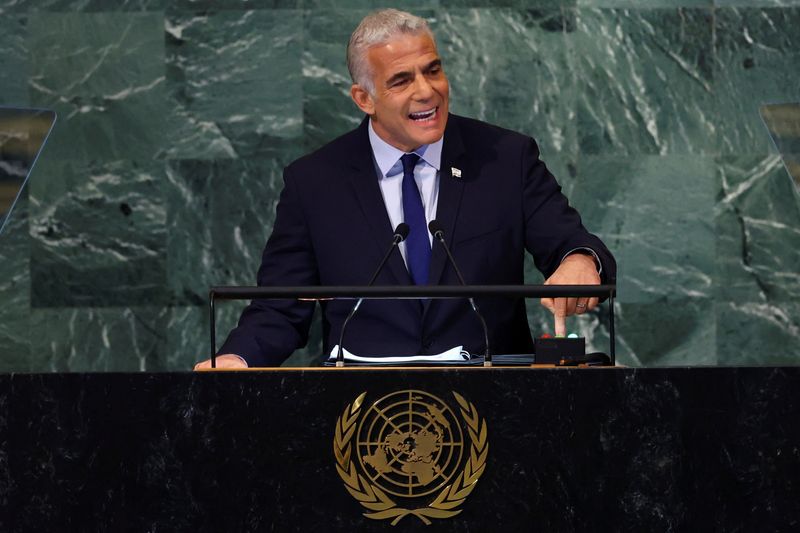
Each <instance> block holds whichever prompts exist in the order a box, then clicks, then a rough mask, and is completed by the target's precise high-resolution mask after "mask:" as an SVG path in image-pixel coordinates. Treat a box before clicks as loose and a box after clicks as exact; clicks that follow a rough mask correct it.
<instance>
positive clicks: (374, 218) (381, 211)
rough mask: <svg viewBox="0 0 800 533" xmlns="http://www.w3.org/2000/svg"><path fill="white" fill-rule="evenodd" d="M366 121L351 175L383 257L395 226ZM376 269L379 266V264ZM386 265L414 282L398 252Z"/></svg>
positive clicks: (399, 279)
mask: <svg viewBox="0 0 800 533" xmlns="http://www.w3.org/2000/svg"><path fill="white" fill-rule="evenodd" d="M367 121H368V119H364V121H363V122H362V123H361V126H359V128H358V135H357V143H358V146H356V148H355V149H354V150H352V153H353V154H359V156H358V157H355V158H353V159H352V160H351V161H350V172H349V176H350V182H351V184H352V185H353V189H354V190H355V194H356V197H357V198H358V203H359V206H360V207H361V211H362V212H363V213H364V217H365V218H366V223H367V227H368V228H369V233H370V234H371V235H372V240H373V241H374V243H375V246H377V248H378V253H379V254H380V257H381V258H383V254H384V253H386V249H387V247H388V246H389V244H391V241H392V231H394V228H392V227H391V222H390V220H389V215H388V214H387V213H386V205H385V203H384V201H383V195H382V194H381V189H380V185H379V184H378V177H377V175H376V174H375V163H374V161H373V159H372V147H371V146H370V144H369V135H368V134H367V123H368V122H367ZM440 194H441V193H440ZM375 268H377V264H376V265H375ZM386 268H388V269H389V271H390V272H391V273H392V275H393V276H394V278H395V280H396V281H397V282H398V283H399V284H401V285H409V284H412V283H413V281H412V280H411V275H410V274H409V273H408V269H407V268H406V265H405V264H404V263H403V257H402V255H400V252H399V251H396V252H394V253H392V255H391V256H390V257H389V261H388V262H387V264H386ZM366 281H367V280H365V282H366Z"/></svg>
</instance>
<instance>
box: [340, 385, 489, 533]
mask: <svg viewBox="0 0 800 533" xmlns="http://www.w3.org/2000/svg"><path fill="white" fill-rule="evenodd" d="M366 395H367V393H366V392H364V393H362V394H360V395H359V396H358V397H357V398H356V399H355V400H354V401H353V402H352V403H351V404H348V405H347V406H346V408H345V410H344V413H342V416H340V417H339V419H338V420H337V422H336V432H335V435H334V439H333V450H334V456H335V458H336V470H337V472H338V474H339V476H340V477H341V478H342V481H344V484H345V488H346V489H347V490H348V492H350V494H351V495H352V496H353V497H354V498H355V499H356V500H357V501H358V502H359V503H360V504H361V505H362V506H363V507H365V508H366V509H367V510H368V512H365V513H364V516H366V517H367V518H372V519H375V520H380V519H391V520H392V525H395V524H397V523H398V522H399V521H400V520H401V519H402V518H403V517H405V516H409V515H411V516H416V517H417V518H419V519H420V520H422V522H424V523H425V524H430V523H431V519H433V518H450V517H452V516H455V515H457V514H459V513H460V512H461V509H460V506H461V504H462V503H464V501H465V499H466V498H467V496H469V494H470V493H471V492H472V490H473V489H474V488H475V484H476V483H477V481H478V478H480V476H481V474H483V471H484V469H485V468H486V459H487V456H488V452H489V444H488V439H487V431H488V429H487V425H486V421H485V420H483V419H481V418H480V416H479V415H478V412H477V410H476V409H475V406H474V405H473V404H472V403H470V402H469V401H467V400H466V399H465V398H464V397H462V396H461V395H460V394H458V393H456V392H453V393H452V395H453V399H455V401H456V403H455V409H454V408H452V407H451V406H450V404H448V403H447V402H446V401H444V400H443V399H441V398H438V397H436V396H434V395H432V394H430V393H427V392H425V391H421V390H401V391H397V392H393V393H391V394H387V395H385V396H382V397H380V398H378V399H377V400H375V401H373V402H372V403H370V404H365V403H364V400H365V398H366ZM420 502H422V503H423V505H419V503H420Z"/></svg>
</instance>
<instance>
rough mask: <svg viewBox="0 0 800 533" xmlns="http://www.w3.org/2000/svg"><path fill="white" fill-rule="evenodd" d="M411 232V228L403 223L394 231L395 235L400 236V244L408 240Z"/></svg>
mask: <svg viewBox="0 0 800 533" xmlns="http://www.w3.org/2000/svg"><path fill="white" fill-rule="evenodd" d="M409 231H411V228H409V227H408V224H406V223H405V222H401V223H399V224H398V225H397V227H396V228H395V229H394V234H395V235H399V236H400V242H403V241H404V240H406V237H408V232H409Z"/></svg>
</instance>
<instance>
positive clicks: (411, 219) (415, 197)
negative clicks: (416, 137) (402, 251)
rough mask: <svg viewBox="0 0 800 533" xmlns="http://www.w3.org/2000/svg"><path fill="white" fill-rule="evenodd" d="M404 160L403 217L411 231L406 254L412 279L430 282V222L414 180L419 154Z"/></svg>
mask: <svg viewBox="0 0 800 533" xmlns="http://www.w3.org/2000/svg"><path fill="white" fill-rule="evenodd" d="M400 161H402V162H403V219H404V222H405V223H406V224H408V226H409V228H410V231H409V232H408V238H407V239H406V256H407V259H408V271H409V272H410V273H411V279H413V280H414V283H415V284H417V285H426V284H427V283H428V271H429V270H430V267H431V243H430V241H429V240H428V224H427V221H426V219H425V209H424V208H423V207H422V197H421V196H420V194H419V189H418V188H417V182H416V181H414V167H415V166H417V161H419V156H418V155H417V154H405V155H404V156H403V157H401V158H400Z"/></svg>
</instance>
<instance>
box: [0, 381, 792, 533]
mask: <svg viewBox="0 0 800 533" xmlns="http://www.w3.org/2000/svg"><path fill="white" fill-rule="evenodd" d="M403 391H405V394H408V391H417V392H415V393H412V396H409V397H413V398H416V400H415V401H416V402H417V403H416V404H414V405H422V407H421V408H420V409H421V411H420V413H422V414H421V415H420V416H422V417H423V418H424V420H430V421H432V422H431V424H430V425H428V426H427V427H421V425H420V424H417V425H416V426H413V424H412V426H413V427H415V428H416V429H415V430H414V431H415V433H414V435H406V438H405V440H404V439H401V438H399V437H397V434H402V433H403V431H406V430H405V429H404V426H403V424H402V423H400V422H397V420H400V418H397V417H395V418H392V416H395V415H392V414H391V413H392V412H393V411H392V410H391V409H394V407H392V408H389V407H386V405H389V403H391V402H388V400H386V401H384V403H383V404H381V403H376V402H378V401H379V400H382V399H384V398H387V397H391V398H395V399H397V398H399V399H400V400H399V402H400V403H398V402H395V403H396V404H397V405H400V406H401V407H398V409H400V408H402V405H403V404H402V403H401V402H402V401H404V400H403V398H405V397H406V396H403V395H402V394H404V393H403ZM799 391H800V368H796V367H793V368H666V369H632V368H588V369H574V368H573V369H563V368H558V369H556V368H552V369H529V368H491V369H484V368H471V369H392V370H369V369H358V370H349V369H331V370H328V371H325V370H313V371H309V370H278V371H250V372H202V373H201V372H198V373H188V372H187V373H177V374H27V375H3V376H0V404H1V405H2V406H3V409H2V418H0V442H2V443H3V446H2V453H0V494H2V496H3V497H2V500H0V501H1V502H2V503H0V505H2V508H1V509H0V530H2V531H387V530H390V531H391V530H397V531H400V530H402V531H479V532H485V531H533V530H536V531H600V530H612V531H621V530H636V531H640V530H648V531H668V530H683V531H709V530H717V531H719V530H725V531H733V530H741V531H756V530H757V531H767V530H769V531H777V530H787V529H792V528H794V527H796V526H797V524H798V523H799V522H798V520H800V504H798V502H800V488H799V487H800V483H798V480H799V479H800V451H799V450H800V429H799V428H800V424H798V420H800V416H798V415H800V392H799ZM364 393H365V394H364ZM454 393H457V395H458V397H460V398H462V400H464V401H465V402H466V404H467V405H468V406H470V408H473V409H474V413H473V414H475V416H476V417H477V419H478V421H479V424H481V425H482V424H483V423H484V422H485V425H486V428H487V431H486V433H485V436H484V437H480V435H477V437H475V438H474V439H473V438H472V437H471V436H470V432H469V427H468V426H469V424H468V423H467V422H465V419H464V418H463V416H462V415H463V412H464V409H463V404H460V403H459V400H458V397H457V396H456V395H454ZM362 394H364V396H363V402H362V404H361V406H360V408H359V409H358V410H357V412H356V413H355V414H354V415H353V416H355V417H356V418H355V419H354V420H356V421H355V422H352V421H351V422H352V423H351V426H349V427H353V428H355V429H354V430H353V433H352V434H351V435H350V436H349V437H348V436H347V435H346V434H340V436H339V438H338V444H337V440H336V426H337V423H338V424H339V425H340V429H341V428H342V427H343V419H342V417H343V413H345V409H346V408H347V407H348V406H350V408H352V407H353V405H354V402H355V401H356V399H357V398H359V397H360V396H361V395H362ZM393 394H394V395H395V396H391V395H393ZM391 398H390V399H391ZM431 398H434V400H430V399H431ZM439 400H441V403H437V402H439ZM420 402H421V403H420ZM426 402H427V403H426ZM376 405H378V406H380V407H381V409H384V412H385V413H387V414H386V416H387V417H389V418H391V419H392V420H395V423H396V425H397V427H396V428H394V429H393V428H392V426H391V423H389V422H386V423H383V422H381V421H380V413H379V412H378V411H377V410H375V409H373V407H375V406H376ZM393 405H394V404H393ZM409 405H411V404H409ZM409 409H412V408H409ZM413 409H416V407H413ZM448 410H449V411H448ZM368 415H369V416H372V417H373V418H376V417H377V419H378V422H374V423H373V422H369V424H372V425H371V426H369V424H367V423H365V424H364V427H367V426H369V427H373V428H374V427H384V426H385V427H386V428H388V429H386V430H384V432H383V434H381V433H380V432H376V433H375V435H378V437H376V438H377V440H376V441H375V442H377V443H378V444H376V445H375V446H377V447H373V448H369V447H368V442H369V439H370V438H373V437H372V436H371V435H372V433H369V432H367V433H365V435H367V434H368V435H367V436H368V437H369V438H363V439H362V438H361V437H359V436H358V435H359V433H358V431H356V429H358V428H359V427H360V424H361V421H362V419H363V420H367V416H368ZM397 416H399V415H397ZM409 416H410V417H412V418H413V416H416V415H413V414H412V415H409ZM448 417H449V418H448ZM382 424H383V425H382ZM422 425H424V424H422ZM401 426H402V427H401ZM457 426H458V427H457ZM409 427H411V426H409ZM459 428H460V429H459ZM445 430H447V431H449V432H450V433H447V431H445ZM365 431H366V430H365ZM458 431H460V432H461V436H462V440H463V442H462V444H461V445H460V446H462V450H463V451H464V454H462V456H461V460H460V461H455V460H451V461H450V463H449V466H448V465H444V463H446V461H443V466H434V465H432V462H431V461H432V459H431V458H432V457H433V458H434V459H435V454H433V452H432V451H431V450H432V449H433V448H430V445H431V443H432V442H433V441H432V440H431V438H432V437H431V436H432V435H434V436H436V435H439V436H436V438H437V439H439V441H437V442H438V443H437V444H435V446H434V448H436V447H437V446H438V448H436V449H438V450H441V449H444V448H445V447H447V446H455V444H453V442H455V440H457V439H456V438H455V437H453V435H455V434H457V433H458ZM393 432H394V433H396V434H395V435H392V433H393ZM409 433H410V432H409ZM387 435H388V436H387ZM423 437H424V438H423ZM359 439H360V440H361V441H363V442H367V444H365V445H363V446H367V447H366V448H364V450H367V451H369V452H370V453H372V454H373V457H372V458H371V459H369V460H364V458H363V457H361V456H363V455H365V454H366V452H365V451H363V450H362V451H361V452H359V451H358V449H359V445H358V442H357V441H359ZM409 439H410V440H409ZM475 439H477V440H479V441H481V442H480V443H479V444H480V450H479V451H483V450H488V451H487V452H486V453H485V458H484V459H483V461H477V462H473V464H472V465H471V466H470V468H471V469H472V468H477V467H480V468H481V469H482V470H481V474H480V476H479V477H478V480H477V483H475V484H474V486H471V489H470V490H468V491H462V493H461V494H460V495H461V496H463V495H464V494H466V497H465V498H459V497H457V496H459V494H456V493H455V492H452V493H451V492H448V493H447V494H445V496H444V497H441V498H440V499H441V501H442V502H444V504H445V506H447V505H451V509H453V510H457V511H460V512H459V513H458V514H457V515H456V516H453V517H450V518H436V517H429V520H430V521H431V522H432V525H431V526H426V525H425V524H424V523H423V520H422V519H421V518H420V517H419V516H417V515H415V514H413V513H411V514H409V513H406V514H405V515H404V516H402V517H400V520H399V522H398V524H397V525H396V526H394V527H393V526H391V525H390V524H391V521H392V520H391V519H389V518H373V519H370V518H367V517H365V516H364V513H377V512H381V511H375V510H372V511H371V510H369V509H368V508H366V507H365V505H364V503H369V502H364V501H362V502H359V498H361V499H362V500H363V497H359V496H358V494H362V495H363V494H365V493H366V492H368V490H367V489H366V488H363V487H362V490H361V492H360V493H359V492H358V491H356V492H355V494H356V495H355V496H354V494H353V492H352V491H348V490H347V488H346V483H345V480H344V478H343V477H342V475H340V473H339V471H338V469H337V464H339V465H341V464H342V461H341V459H342V453H343V451H344V445H350V447H351V448H350V449H351V451H350V452H349V454H350V455H349V457H350V459H351V460H352V461H353V464H354V465H356V466H357V475H361V476H362V477H363V479H364V480H366V481H367V484H368V485H370V487H375V486H377V487H379V488H378V490H381V489H380V487H381V486H384V485H386V484H391V482H390V481H386V480H382V479H383V478H380V476H378V475H377V472H378V471H379V470H380V469H384V470H385V469H386V468H388V467H387V466H386V465H385V464H384V463H382V462H381V461H383V460H384V459H388V460H389V461H394V466H395V467H396V468H395V470H398V469H399V470H401V471H402V472H404V473H406V472H407V471H409V469H412V470H413V469H416V470H414V472H415V473H411V474H408V478H409V479H411V480H412V481H413V482H417V484H421V482H422V481H424V480H426V479H427V480H429V479H431V476H437V475H438V476H440V479H441V480H445V478H446V476H447V475H448V473H447V472H445V470H447V469H449V472H450V473H451V474H453V475H452V476H451V477H450V478H447V479H449V481H447V484H444V485H438V486H437V485H436V483H435V482H431V483H432V484H431V485H429V486H428V487H429V488H430V487H433V489H432V490H431V491H430V492H429V494H428V496H426V497H422V496H420V497H419V498H416V499H407V498H405V499H404V498H402V497H400V496H392V495H391V494H388V493H384V494H388V497H389V499H390V500H391V501H392V502H393V504H392V506H389V507H386V504H385V503H380V502H381V501H382V500H381V498H380V497H378V496H376V497H375V502H378V503H376V504H375V506H374V507H375V508H381V506H383V507H382V508H383V510H384V511H386V510H388V511H389V514H391V513H395V515H397V513H400V514H402V512H403V511H402V510H403V509H405V510H411V511H413V510H417V511H418V512H419V513H420V514H425V513H422V512H421V511H419V509H427V508H429V507H431V504H432V503H435V502H434V500H435V498H437V497H439V496H441V494H442V491H443V490H444V489H445V488H447V487H448V486H449V485H453V484H454V483H457V482H458V483H461V484H462V485H463V479H464V478H465V476H468V475H474V472H466V470H465V469H466V468H467V467H466V466H465V464H466V463H465V462H466V461H468V460H471V451H472V450H473V449H474V448H475V447H476V445H475V443H474V441H475ZM426 445H428V447H426ZM379 449H380V450H383V451H382V452H381V454H383V452H386V456H385V457H379V456H380V455H381V454H378V450H379ZM337 450H338V452H339V459H337V456H336V452H337ZM437 453H438V452H437ZM442 453H443V452H442ZM359 454H360V455H359ZM376 454H377V455H376ZM432 454H433V455H432ZM440 456H441V454H440ZM376 457H377V458H378V459H380V461H378V462H375V461H376ZM398 457H399V458H398ZM453 457H455V455H453ZM436 460H438V459H436ZM411 462H416V463H418V464H412V465H411V466H408V463H411ZM371 465H377V466H371ZM429 467H430V468H432V469H433V470H425V469H427V468H429ZM347 468H349V463H348V464H347ZM437 468H441V469H442V472H443V473H438V471H437V470H436V469H437ZM420 469H421V470H420ZM426 472H427V473H426ZM431 472H433V473H431ZM465 472H466V473H465ZM459 474H460V475H461V480H460V481H457V476H458V475H459ZM384 477H386V478H389V477H390V473H387V474H386V476H384ZM382 484H384V485H382ZM411 484H413V483H411ZM401 485H402V483H401ZM386 486H389V485H386ZM420 486H421V487H422V488H420V489H419V491H422V490H423V489H424V488H425V486H422V485H420ZM414 490H417V489H414ZM440 503H441V502H440ZM398 510H399V511H398ZM434 514H435V513H434Z"/></svg>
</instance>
